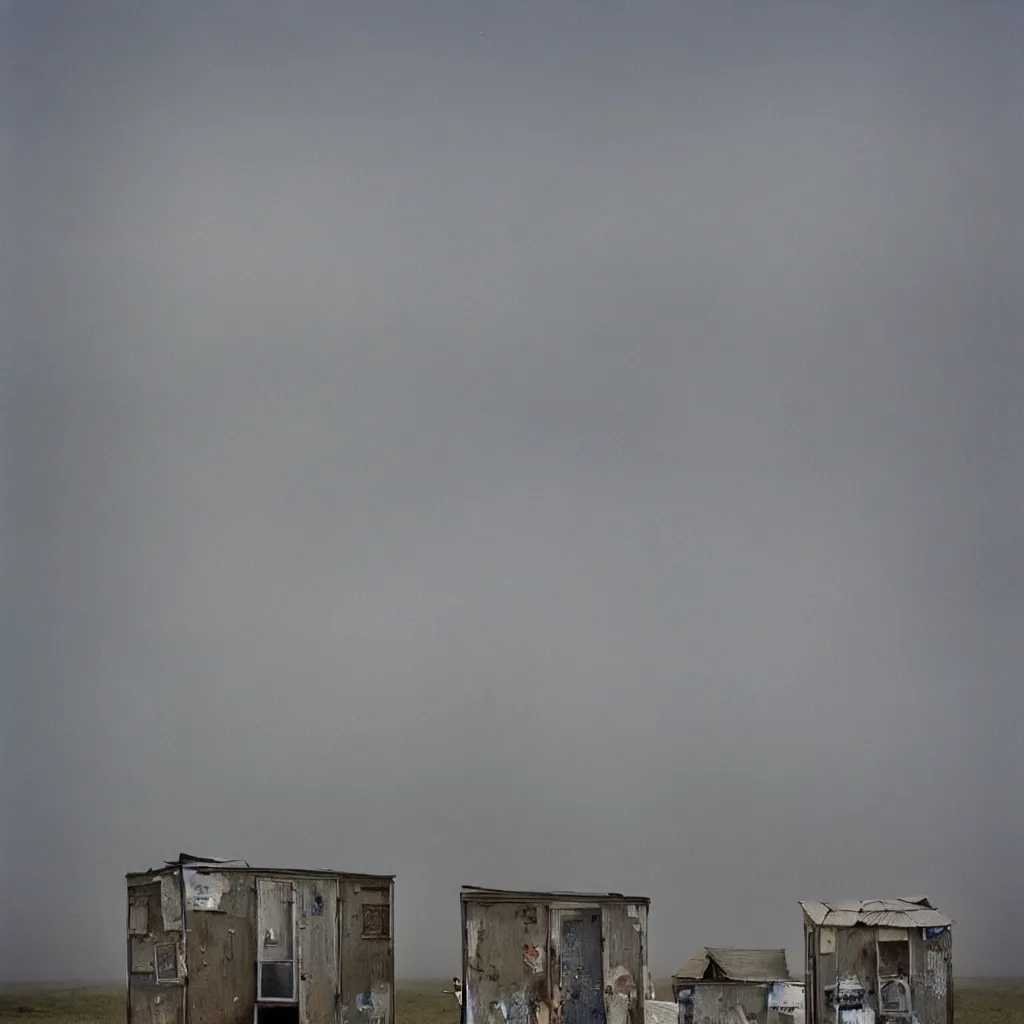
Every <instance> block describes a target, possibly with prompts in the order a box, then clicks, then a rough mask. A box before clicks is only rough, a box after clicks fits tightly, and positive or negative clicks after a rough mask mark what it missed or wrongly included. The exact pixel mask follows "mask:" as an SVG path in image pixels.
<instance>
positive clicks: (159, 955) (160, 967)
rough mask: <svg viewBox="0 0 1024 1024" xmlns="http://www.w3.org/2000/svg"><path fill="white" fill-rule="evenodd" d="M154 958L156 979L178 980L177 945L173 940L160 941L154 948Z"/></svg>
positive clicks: (160, 980) (159, 980)
mask: <svg viewBox="0 0 1024 1024" xmlns="http://www.w3.org/2000/svg"><path fill="white" fill-rule="evenodd" d="M154 956H155V959H156V980H157V981H158V982H171V981H177V980H178V947H177V945H176V944H175V943H173V942H162V943H160V945H159V946H157V947H156V949H155V950H154Z"/></svg>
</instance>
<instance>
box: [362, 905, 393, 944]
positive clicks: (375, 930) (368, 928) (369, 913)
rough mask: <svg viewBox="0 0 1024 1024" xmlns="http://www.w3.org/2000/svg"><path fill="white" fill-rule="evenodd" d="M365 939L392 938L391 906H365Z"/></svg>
mask: <svg viewBox="0 0 1024 1024" xmlns="http://www.w3.org/2000/svg"><path fill="white" fill-rule="evenodd" d="M363 938H364V939H389V938H391V906H390V904H388V903H364V904H363Z"/></svg>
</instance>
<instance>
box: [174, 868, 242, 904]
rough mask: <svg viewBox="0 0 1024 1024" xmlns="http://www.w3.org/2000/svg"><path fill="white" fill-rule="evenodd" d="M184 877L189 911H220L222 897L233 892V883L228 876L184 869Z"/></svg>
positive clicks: (186, 902)
mask: <svg viewBox="0 0 1024 1024" xmlns="http://www.w3.org/2000/svg"><path fill="white" fill-rule="evenodd" d="M182 877H183V878H184V881H185V907H186V908H187V909H188V910H219V909H220V901H221V897H222V896H224V895H225V894H226V893H228V892H230V891H231V883H230V882H229V881H228V878H227V876H226V875H215V874H208V873H205V872H198V871H194V870H192V869H191V868H184V869H183V870H182Z"/></svg>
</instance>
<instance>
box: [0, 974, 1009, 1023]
mask: <svg viewBox="0 0 1024 1024" xmlns="http://www.w3.org/2000/svg"><path fill="white" fill-rule="evenodd" d="M450 985H451V979H447V980H446V979H441V980H438V981H404V982H399V983H398V992H397V1003H398V1020H397V1024H458V1020H459V1014H458V1007H457V1006H456V1005H455V1001H454V1000H453V999H452V997H451V996H450V995H444V994H443V992H442V990H443V989H444V988H445V987H446V986H450ZM666 991H668V987H667V985H659V986H658V993H659V996H662V994H663V993H664V992H666ZM956 1020H957V1024H1024V979H1021V978H1016V979H994V978H992V979H966V978H965V979H962V980H960V981H958V982H957V985H956ZM123 1021H124V991H123V989H121V988H58V987H50V988H48V989H38V988H36V989H28V988H23V987H20V986H19V987H13V986H12V987H8V988H6V989H4V990H3V991H0V1024H15V1022H17V1024H122V1022H123Z"/></svg>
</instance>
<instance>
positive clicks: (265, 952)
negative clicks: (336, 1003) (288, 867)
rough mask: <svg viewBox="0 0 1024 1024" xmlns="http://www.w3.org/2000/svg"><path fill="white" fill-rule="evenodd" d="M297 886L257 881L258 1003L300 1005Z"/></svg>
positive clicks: (262, 880) (284, 882)
mask: <svg viewBox="0 0 1024 1024" xmlns="http://www.w3.org/2000/svg"><path fill="white" fill-rule="evenodd" d="M295 896H296V886H295V885H294V883H292V882H290V881H287V882H286V881H279V880H277V879H274V878H259V879H257V880H256V1001H257V1002H258V1003H262V1004H265V1005H271V1006H272V1005H274V1004H285V1005H287V1004H296V1005H297V1004H298V1001H299V987H298V978H297V977H296V974H297V971H296V961H297V960H298V957H297V955H296V953H297V950H296V942H295V925H296V920H295V917H296V915H295Z"/></svg>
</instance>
